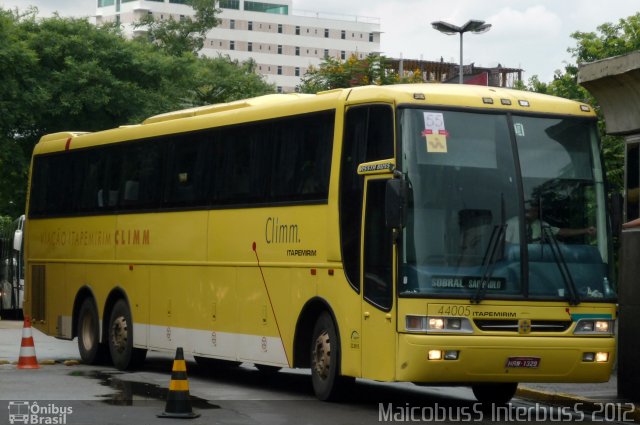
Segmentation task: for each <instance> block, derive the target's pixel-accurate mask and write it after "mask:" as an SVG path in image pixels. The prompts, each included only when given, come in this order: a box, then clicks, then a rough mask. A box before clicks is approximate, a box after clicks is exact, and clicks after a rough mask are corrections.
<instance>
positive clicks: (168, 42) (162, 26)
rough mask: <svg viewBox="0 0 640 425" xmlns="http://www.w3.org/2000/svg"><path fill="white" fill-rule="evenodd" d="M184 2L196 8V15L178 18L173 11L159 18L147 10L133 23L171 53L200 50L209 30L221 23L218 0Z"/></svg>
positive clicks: (177, 54) (195, 52)
mask: <svg viewBox="0 0 640 425" xmlns="http://www.w3.org/2000/svg"><path fill="white" fill-rule="evenodd" d="M184 3H185V4H187V5H190V6H191V7H192V8H193V10H194V12H195V13H194V16H193V18H192V17H190V16H181V17H180V19H179V20H176V19H174V18H173V16H171V15H170V16H169V18H168V19H157V18H156V17H154V16H153V15H152V14H147V15H144V17H142V18H141V19H140V20H139V21H137V22H135V23H134V25H133V27H134V28H136V29H137V28H142V29H144V30H145V35H143V36H140V38H144V39H146V40H148V41H150V42H151V43H153V44H155V45H157V46H158V47H160V48H161V49H163V50H164V51H165V52H167V53H168V54H170V55H173V56H180V55H182V54H184V53H193V54H197V53H198V52H199V51H200V50H202V47H203V46H204V40H205V39H206V37H207V32H209V31H210V30H211V29H212V28H214V27H216V26H217V25H218V23H219V20H218V18H216V15H217V14H219V13H220V12H221V11H220V9H216V7H215V4H216V2H215V1H212V0H184Z"/></svg>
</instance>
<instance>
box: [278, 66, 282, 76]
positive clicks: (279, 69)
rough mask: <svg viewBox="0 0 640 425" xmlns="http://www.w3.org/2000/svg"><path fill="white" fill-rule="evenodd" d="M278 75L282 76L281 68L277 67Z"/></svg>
mask: <svg viewBox="0 0 640 425" xmlns="http://www.w3.org/2000/svg"><path fill="white" fill-rule="evenodd" d="M278 75H282V66H278Z"/></svg>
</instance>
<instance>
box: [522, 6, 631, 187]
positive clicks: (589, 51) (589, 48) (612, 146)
mask: <svg viewBox="0 0 640 425" xmlns="http://www.w3.org/2000/svg"><path fill="white" fill-rule="evenodd" d="M571 37H572V38H573V39H575V40H576V46H575V47H570V48H568V49H567V51H568V52H569V53H571V55H572V57H573V58H574V59H575V60H576V64H577V65H580V64H583V63H588V62H593V61H596V60H600V59H605V58H609V57H612V56H618V55H622V54H625V53H629V52H632V51H634V50H638V49H640V13H636V14H635V15H632V16H629V17H627V18H626V19H620V20H619V21H618V22H617V23H604V24H602V25H600V26H598V27H597V31H596V32H580V31H576V32H574V33H573V34H571ZM577 65H575V64H568V65H566V66H565V68H564V70H557V71H556V72H555V74H554V78H553V81H551V82H549V83H548V84H545V83H541V82H540V81H539V80H538V77H537V76H535V75H534V76H533V77H532V78H531V79H529V84H528V85H527V87H526V89H528V90H532V91H536V92H540V93H547V94H551V95H555V96H561V97H565V98H568V99H573V100H578V101H580V102H586V103H589V104H591V105H593V106H594V108H595V110H596V111H597V112H598V115H599V118H600V121H599V125H598V126H599V128H600V133H601V138H602V147H603V155H604V158H605V163H606V168H607V178H608V181H609V183H610V184H611V189H612V191H614V192H620V191H621V190H622V188H623V186H624V181H623V179H624V141H623V139H622V138H621V137H615V136H609V135H607V134H606V133H605V124H604V117H603V116H602V113H601V111H600V108H599V106H598V104H597V102H596V100H595V99H594V98H593V96H591V94H590V93H589V92H588V91H587V90H586V89H584V88H583V87H582V86H580V85H579V84H578V66H577Z"/></svg>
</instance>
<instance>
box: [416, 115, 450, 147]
mask: <svg viewBox="0 0 640 425" xmlns="http://www.w3.org/2000/svg"><path fill="white" fill-rule="evenodd" d="M448 135H449V133H448V132H447V130H446V129H445V127H444V115H443V114H442V112H425V113H424V131H423V132H422V136H424V137H425V139H426V141H427V152H429V153H447V136H448Z"/></svg>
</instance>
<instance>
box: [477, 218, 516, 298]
mask: <svg viewBox="0 0 640 425" xmlns="http://www.w3.org/2000/svg"><path fill="white" fill-rule="evenodd" d="M506 229H507V225H506V224H496V225H495V226H493V230H492V231H491V237H490V238H489V244H488V245H487V249H486V250H485V252H484V257H483V258H482V264H483V265H484V266H485V267H484V271H483V273H482V279H480V283H479V284H478V288H477V289H476V292H475V293H474V294H473V296H472V297H471V300H470V301H471V302H472V303H474V304H480V301H482V298H484V292H485V291H486V288H487V287H488V286H489V281H490V280H491V277H492V275H493V269H494V268H495V266H496V262H497V255H498V252H500V251H501V250H500V249H499V248H500V247H504V236H505V234H506Z"/></svg>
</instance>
